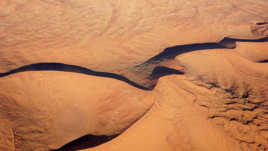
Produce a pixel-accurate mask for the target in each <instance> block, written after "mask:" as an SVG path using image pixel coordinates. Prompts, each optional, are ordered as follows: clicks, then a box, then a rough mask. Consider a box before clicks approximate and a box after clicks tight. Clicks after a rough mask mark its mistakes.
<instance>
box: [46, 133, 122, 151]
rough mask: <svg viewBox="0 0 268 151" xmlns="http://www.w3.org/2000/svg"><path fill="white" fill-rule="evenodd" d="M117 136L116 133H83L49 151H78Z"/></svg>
mask: <svg viewBox="0 0 268 151" xmlns="http://www.w3.org/2000/svg"><path fill="white" fill-rule="evenodd" d="M117 136H118V135H112V136H95V135H85V136H82V137H80V138H77V139H76V140H73V141H71V142H69V143H67V144H65V145H64V146H62V147H60V148H59V149H55V150H50V151H78V150H82V149H87V148H92V147H96V146H98V145H101V144H103V143H106V142H108V141H110V140H112V139H114V138H115V137H117Z"/></svg>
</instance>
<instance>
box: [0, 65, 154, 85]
mask: <svg viewBox="0 0 268 151" xmlns="http://www.w3.org/2000/svg"><path fill="white" fill-rule="evenodd" d="M26 71H63V72H74V73H81V74H86V75H93V76H98V77H107V78H113V79H117V80H120V81H124V82H126V83H128V84H130V85H132V86H134V87H136V88H139V89H142V90H150V89H149V88H146V87H144V86H141V85H139V84H137V83H135V82H133V81H131V80H129V79H127V78H126V77H124V76H121V75H118V74H115V73H108V72H98V71H93V70H90V69H87V68H84V67H80V66H76V65H68V64H63V63H36V64H30V65H25V66H22V67H20V68H17V69H14V70H11V71H9V72H6V73H0V77H5V76H8V75H11V74H15V73H19V72H26Z"/></svg>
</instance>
